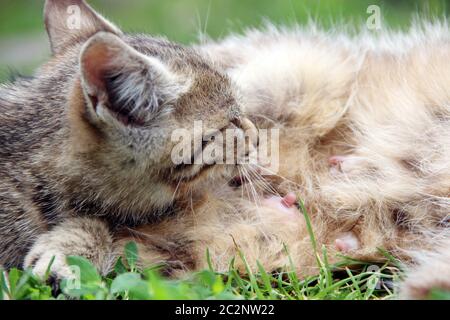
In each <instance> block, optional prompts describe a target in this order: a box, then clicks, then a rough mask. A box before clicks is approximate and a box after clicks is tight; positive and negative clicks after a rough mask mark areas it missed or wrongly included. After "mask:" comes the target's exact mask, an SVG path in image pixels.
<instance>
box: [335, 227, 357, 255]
mask: <svg viewBox="0 0 450 320" xmlns="http://www.w3.org/2000/svg"><path fill="white" fill-rule="evenodd" d="M334 244H335V246H336V249H337V250H338V251H340V252H342V253H347V252H351V251H355V250H358V249H359V248H360V243H359V240H358V238H357V237H356V235H355V234H354V233H353V232H344V233H342V234H340V235H339V237H338V238H337V239H336V240H335V242H334Z"/></svg>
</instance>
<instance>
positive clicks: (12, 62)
mask: <svg viewBox="0 0 450 320" xmlns="http://www.w3.org/2000/svg"><path fill="white" fill-rule="evenodd" d="M43 3H44V0H0V82H1V81H5V80H6V79H8V77H9V74H10V73H11V72H19V73H22V74H30V73H32V71H33V69H34V68H35V67H36V66H37V65H38V64H39V63H41V62H42V61H44V60H45V59H46V58H47V57H48V55H49V51H48V41H47V38H46V36H45V33H44V27H43V22H42V8H43ZM89 3H90V4H92V6H93V7H94V8H96V9H97V10H98V11H99V12H101V13H102V14H104V15H105V16H106V17H108V18H109V19H110V20H112V21H113V22H115V23H116V24H117V25H119V26H120V27H121V28H122V29H123V30H125V31H128V32H146V33H151V34H158V35H165V36H167V37H168V38H169V39H171V40H174V41H180V42H183V43H189V42H192V41H197V40H198V39H199V35H200V34H201V33H206V34H208V35H209V36H210V37H212V38H220V37H223V36H225V35H227V34H229V33H231V32H241V31H242V30H243V29H245V28H247V27H258V26H260V25H261V24H262V23H263V22H264V20H269V21H272V22H274V23H277V24H284V25H289V24H293V23H300V24H302V23H305V22H307V21H308V18H309V17H311V18H313V19H315V20H318V21H319V22H320V23H322V24H323V25H324V27H325V28H330V27H332V25H333V23H335V22H345V23H350V24H354V25H361V24H362V22H364V21H365V20H366V19H367V18H368V16H369V14H368V13H367V8H368V6H369V5H374V4H375V5H379V6H380V8H381V13H382V17H383V20H384V22H385V23H386V25H388V26H390V27H392V28H407V27H408V25H409V22H410V20H411V17H412V15H413V14H415V13H420V14H421V15H424V16H427V17H430V16H444V15H445V16H448V13H449V7H450V0H429V1H427V0H378V1H377V0H91V1H89ZM374 32H376V31H374Z"/></svg>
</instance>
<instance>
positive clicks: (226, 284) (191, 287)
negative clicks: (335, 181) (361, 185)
mask: <svg viewBox="0 0 450 320" xmlns="http://www.w3.org/2000/svg"><path fill="white" fill-rule="evenodd" d="M300 208H301V209H302V211H303V215H304V217H305V219H306V223H307V226H308V231H309V234H310V238H311V250H312V251H313V252H315V254H316V260H317V265H318V267H319V268H318V270H319V271H318V274H317V275H314V276H309V277H306V278H304V279H300V278H299V277H298V275H297V274H296V273H295V272H293V271H290V270H294V269H295V266H294V265H292V262H291V265H289V266H286V267H285V268H284V270H282V271H279V272H275V273H274V272H267V271H266V270H264V268H263V266H262V265H261V264H259V263H258V272H256V273H255V272H252V271H251V269H250V267H249V266H248V264H247V261H246V259H245V254H244V253H243V252H241V251H239V250H238V255H237V257H235V258H234V259H233V260H231V261H230V265H229V270H228V271H227V272H222V273H220V272H216V271H215V270H214V269H213V267H212V262H211V257H210V255H209V252H208V250H207V249H206V252H205V259H206V261H207V262H208V265H209V268H207V269H205V270H202V271H200V272H195V273H191V274H189V275H188V276H186V277H185V278H184V279H178V280H174V279H168V278H164V277H162V276H161V275H160V274H159V272H158V270H159V267H161V266H154V267H151V268H147V269H140V268H138V267H137V265H136V263H137V260H138V256H139V253H138V251H137V246H136V244H135V243H134V242H130V243H128V244H127V245H126V246H125V252H124V260H125V261H122V258H119V259H118V260H117V262H116V264H115V267H114V271H113V272H111V274H109V275H108V276H106V277H102V276H100V275H99V274H98V272H97V270H96V269H95V267H93V266H92V265H91V263H90V262H89V261H88V260H86V259H85V258H82V257H75V256H69V257H67V263H68V264H69V265H70V266H72V267H75V268H76V269H75V270H78V271H77V274H79V277H77V278H76V279H78V280H73V279H72V280H71V279H63V280H62V281H61V282H60V289H61V290H60V291H61V293H59V294H58V295H57V296H54V295H53V294H52V287H51V286H50V285H48V284H47V282H48V281H47V280H48V279H49V274H50V272H49V270H50V267H51V264H52V263H50V265H49V267H48V270H47V273H46V275H45V276H44V277H42V278H40V277H38V276H36V275H34V274H33V273H32V272H31V271H30V270H25V271H21V270H18V269H12V270H9V271H8V272H5V271H4V270H0V300H2V299H8V300H16V299H17V300H23V299H32V300H48V299H50V300H53V299H58V300H65V299H82V300H117V299H120V300H181V299H183V300H193V299H195V300H199V299H209V300H211V299H221V300H223V299H226V300H234V299H240V300H243V299H246V300H379V299H393V298H395V297H396V293H395V292H394V291H393V289H392V288H393V284H394V283H397V282H398V281H399V280H400V279H401V276H402V271H401V264H400V263H399V261H397V260H396V259H395V258H394V257H392V256H391V255H390V254H388V253H387V252H385V251H383V250H381V249H380V250H381V253H383V254H384V256H385V257H386V263H384V264H378V265H374V264H371V263H368V262H363V261H358V260H354V259H351V258H349V257H345V256H341V260H340V262H338V263H336V264H333V265H330V264H329V263H328V254H327V251H326V249H325V247H322V248H318V247H317V243H316V241H315V237H314V232H313V230H312V228H311V223H310V220H309V217H308V215H307V214H306V211H305V209H304V207H303V205H302V204H301V205H300ZM319 249H320V250H319ZM285 250H286V254H287V255H289V249H288V248H287V247H286V248H285ZM235 259H240V260H241V262H243V263H244V265H245V266H246V272H245V273H244V274H241V273H239V272H238V271H237V269H236V268H235V261H236V260H235ZM430 298H432V299H450V292H445V291H439V290H436V291H433V292H432V294H431V295H430Z"/></svg>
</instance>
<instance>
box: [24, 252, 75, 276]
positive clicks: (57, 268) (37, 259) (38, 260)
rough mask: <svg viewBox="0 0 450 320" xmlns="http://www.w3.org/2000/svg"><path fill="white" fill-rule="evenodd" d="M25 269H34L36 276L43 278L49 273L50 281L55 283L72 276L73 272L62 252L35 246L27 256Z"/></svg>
mask: <svg viewBox="0 0 450 320" xmlns="http://www.w3.org/2000/svg"><path fill="white" fill-rule="evenodd" d="M50 263H51V265H50ZM24 267H25V268H30V269H32V271H33V273H34V274H36V275H38V276H40V277H42V278H43V277H44V276H45V275H46V273H47V271H49V281H50V282H54V283H57V282H58V281H59V280H61V279H63V278H69V277H70V276H72V271H71V269H70V267H69V266H68V265H67V263H66V255H65V254H64V253H63V252H62V251H59V250H54V249H48V248H46V247H44V246H39V245H36V246H34V247H33V248H32V249H31V250H30V252H29V253H28V254H27V256H26V257H25V261H24Z"/></svg>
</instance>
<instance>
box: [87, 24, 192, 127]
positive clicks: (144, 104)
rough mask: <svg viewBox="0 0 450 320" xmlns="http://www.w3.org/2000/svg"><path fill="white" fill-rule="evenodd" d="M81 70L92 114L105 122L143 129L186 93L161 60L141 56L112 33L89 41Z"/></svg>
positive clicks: (181, 84)
mask: <svg viewBox="0 0 450 320" xmlns="http://www.w3.org/2000/svg"><path fill="white" fill-rule="evenodd" d="M80 67H81V79H82V86H83V90H84V94H85V97H86V98H87V99H86V100H87V102H88V104H89V110H90V111H91V112H92V113H93V115H94V117H96V118H97V119H100V120H102V121H104V122H114V123H116V122H119V123H121V124H123V125H143V124H145V123H147V122H148V121H150V120H151V119H152V118H153V117H154V115H155V112H156V111H158V110H160V108H161V106H162V105H166V104H170V103H171V102H174V101H175V100H176V99H177V98H178V97H179V96H180V94H182V93H183V92H185V90H186V89H187V86H186V84H184V83H183V81H181V79H180V78H179V77H178V76H176V75H175V74H174V73H172V72H171V71H170V70H169V69H168V67H167V66H166V65H165V64H164V63H162V62H161V61H160V60H158V59H157V58H154V57H148V56H145V55H143V54H141V53H139V52H138V51H136V50H135V49H133V48H132V47H131V46H129V45H128V44H126V43H125V42H124V41H123V40H122V39H120V38H119V37H118V36H116V35H113V34H111V33H106V32H100V33H97V34H96V35H94V36H93V37H92V38H91V39H89V41H88V42H87V43H86V44H85V45H84V47H83V49H82V52H81V56H80Z"/></svg>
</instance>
